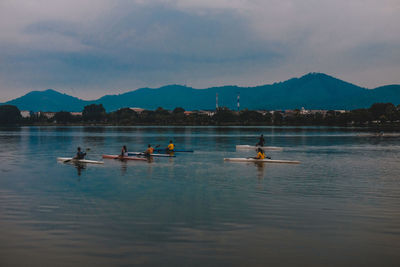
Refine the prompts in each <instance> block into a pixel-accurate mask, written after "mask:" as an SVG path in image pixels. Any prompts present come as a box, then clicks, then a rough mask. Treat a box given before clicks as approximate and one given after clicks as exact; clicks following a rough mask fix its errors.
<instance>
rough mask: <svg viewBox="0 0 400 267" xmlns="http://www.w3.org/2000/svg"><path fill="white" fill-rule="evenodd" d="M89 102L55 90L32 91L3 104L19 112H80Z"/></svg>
mask: <svg viewBox="0 0 400 267" xmlns="http://www.w3.org/2000/svg"><path fill="white" fill-rule="evenodd" d="M89 103H90V101H85V100H82V99H79V98H76V97H73V96H69V95H67V94H61V93H59V92H57V91H55V90H52V89H47V90H45V91H32V92H29V93H27V94H26V95H24V96H21V97H19V98H16V99H14V100H11V101H8V102H7V103H5V104H8V105H15V106H17V107H18V108H19V109H20V110H32V111H82V109H83V108H84V106H86V105H88V104H89Z"/></svg>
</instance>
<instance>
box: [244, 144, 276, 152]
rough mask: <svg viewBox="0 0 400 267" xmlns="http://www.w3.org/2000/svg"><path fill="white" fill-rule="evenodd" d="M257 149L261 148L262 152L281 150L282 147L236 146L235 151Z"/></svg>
mask: <svg viewBox="0 0 400 267" xmlns="http://www.w3.org/2000/svg"><path fill="white" fill-rule="evenodd" d="M257 148H262V149H264V150H277V151H280V150H283V148H282V147H278V146H250V145H237V146H236V149H257Z"/></svg>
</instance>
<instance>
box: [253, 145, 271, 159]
mask: <svg viewBox="0 0 400 267" xmlns="http://www.w3.org/2000/svg"><path fill="white" fill-rule="evenodd" d="M255 159H271V158H270V157H268V156H266V155H265V153H264V150H262V148H260V147H259V148H258V149H257V156H256V157H255Z"/></svg>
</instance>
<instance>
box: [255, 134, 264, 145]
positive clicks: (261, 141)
mask: <svg viewBox="0 0 400 267" xmlns="http://www.w3.org/2000/svg"><path fill="white" fill-rule="evenodd" d="M264 144H265V139H264V135H263V134H261V136H260V139H259V140H258V143H257V144H256V146H264Z"/></svg>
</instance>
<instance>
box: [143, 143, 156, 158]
mask: <svg viewBox="0 0 400 267" xmlns="http://www.w3.org/2000/svg"><path fill="white" fill-rule="evenodd" d="M153 152H154V148H153V147H152V146H151V145H150V144H149V145H148V146H147V149H146V151H145V152H144V154H145V156H147V157H149V156H151V154H153Z"/></svg>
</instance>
